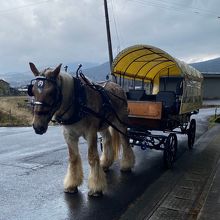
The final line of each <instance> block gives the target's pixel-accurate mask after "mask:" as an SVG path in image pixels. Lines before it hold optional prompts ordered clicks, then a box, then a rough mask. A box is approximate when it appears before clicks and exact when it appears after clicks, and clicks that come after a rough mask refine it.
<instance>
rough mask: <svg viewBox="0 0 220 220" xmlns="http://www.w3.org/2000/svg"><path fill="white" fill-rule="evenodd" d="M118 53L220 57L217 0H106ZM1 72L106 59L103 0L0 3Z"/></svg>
mask: <svg viewBox="0 0 220 220" xmlns="http://www.w3.org/2000/svg"><path fill="white" fill-rule="evenodd" d="M108 6H109V16H110V25H111V33H112V45H113V51H114V56H115V55H116V54H117V52H118V49H119V48H120V49H121V50H122V49H124V48H125V47H128V46H131V45H134V44H150V45H154V46H157V47H159V48H161V49H163V50H165V51H167V52H168V53H170V54H171V55H173V56H175V57H177V58H180V59H183V60H185V61H188V60H196V59H198V60H199V59H201V60H202V59H204V58H205V57H216V56H220V52H219V51H220V44H219V35H220V28H219V27H220V19H218V18H217V17H218V16H220V13H219V14H218V11H217V12H216V10H217V9H219V8H220V2H219V1H218V0H213V1H208V2H207V1H206V0H200V1H198V0H194V1H192V0H187V1H186V0H180V1H178V3H177V2H176V1H174V0H166V1H161V0H154V1H153V0H117V1H116V0H108ZM0 8H1V10H0V18H1V23H0V29H1V32H0V48H1V50H0V60H1V62H0V73H3V72H11V71H17V72H19V71H27V70H28V62H29V61H33V62H35V63H36V64H37V65H38V66H42V67H45V66H48V65H50V66H56V65H57V64H58V63H61V62H62V63H64V64H65V63H70V62H75V61H80V62H95V63H102V62H105V61H106V60H107V59H108V51H107V48H108V47H107V38H106V30H105V17H104V6H103V1H102V0H96V1H94V0H81V1H77V0H65V1H64V0H48V1H43V0H42V1H33V2H30V1H28V0H16V1H14V0H8V1H1V2H0Z"/></svg>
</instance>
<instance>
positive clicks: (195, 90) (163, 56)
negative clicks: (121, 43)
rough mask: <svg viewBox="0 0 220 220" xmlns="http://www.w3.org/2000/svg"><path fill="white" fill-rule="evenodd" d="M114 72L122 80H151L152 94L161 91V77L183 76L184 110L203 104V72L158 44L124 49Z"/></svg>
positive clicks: (114, 64)
mask: <svg viewBox="0 0 220 220" xmlns="http://www.w3.org/2000/svg"><path fill="white" fill-rule="evenodd" d="M112 75H115V76H117V77H119V78H120V79H130V80H135V81H136V80H141V81H142V82H149V81H150V82H151V83H152V85H153V89H152V94H157V93H158V92H159V88H160V87H159V84H160V78H161V77H182V78H183V94H182V97H181V108H180V113H181V114H182V113H186V112H190V111H193V110H195V109H199V108H200V107H201V105H202V97H201V92H202V89H201V88H202V81H203V76H202V74H201V73H200V72H199V71H198V70H196V69H195V68H193V67H192V66H189V65H188V64H186V63H184V62H183V61H180V60H178V59H176V58H174V57H172V56H171V55H169V54H168V53H166V52H165V51H163V50H161V49H159V48H157V47H154V46H150V45H135V46H131V47H128V48H126V49H124V50H123V51H121V52H120V53H119V54H118V55H117V56H116V58H115V59H114V61H113V64H112Z"/></svg>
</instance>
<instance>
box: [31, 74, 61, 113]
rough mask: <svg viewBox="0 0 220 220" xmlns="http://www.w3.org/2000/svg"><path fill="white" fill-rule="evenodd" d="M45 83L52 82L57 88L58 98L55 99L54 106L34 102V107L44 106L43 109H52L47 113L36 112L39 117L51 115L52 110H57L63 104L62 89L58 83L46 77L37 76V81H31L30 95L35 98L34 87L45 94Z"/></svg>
mask: <svg viewBox="0 0 220 220" xmlns="http://www.w3.org/2000/svg"><path fill="white" fill-rule="evenodd" d="M45 82H50V83H52V84H53V85H54V86H55V88H56V94H55V96H56V98H55V100H54V102H53V104H49V103H46V102H41V101H38V100H33V101H32V103H31V104H32V105H33V106H43V107H48V108H50V110H47V111H36V112H35V114H37V115H47V114H49V113H51V110H52V109H57V108H58V107H59V106H60V104H61V102H62V92H61V88H60V87H59V86H58V84H57V81H56V80H55V79H53V78H47V77H45V76H37V77H36V78H35V79H32V80H31V83H30V85H28V95H29V96H34V94H33V91H32V89H33V86H34V85H36V87H37V89H39V90H41V92H43V89H44V86H45Z"/></svg>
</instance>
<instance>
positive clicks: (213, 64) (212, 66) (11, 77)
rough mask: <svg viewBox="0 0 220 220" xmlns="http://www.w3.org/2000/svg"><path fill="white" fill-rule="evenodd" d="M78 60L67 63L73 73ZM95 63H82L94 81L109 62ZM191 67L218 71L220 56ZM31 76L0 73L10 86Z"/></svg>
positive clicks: (102, 77) (106, 71)
mask: <svg viewBox="0 0 220 220" xmlns="http://www.w3.org/2000/svg"><path fill="white" fill-rule="evenodd" d="M78 63H79V62H74V63H69V64H68V71H69V72H71V73H72V74H73V75H75V71H76V69H77V67H78ZM94 65H95V64H91V63H83V67H82V71H83V73H84V74H85V75H86V76H88V77H89V78H90V79H92V80H94V81H102V80H105V79H106V76H107V75H108V74H109V72H110V68H109V62H105V63H103V64H101V65H97V66H94ZM190 65H192V66H193V67H195V68H196V69H198V70H199V71H201V72H209V73H213V72H220V57H219V58H216V59H212V60H208V61H204V62H198V63H191V64H190ZM32 78H33V75H32V74H31V73H30V72H25V73H15V72H14V73H5V74H0V79H4V80H5V81H6V82H9V83H10V85H11V87H18V86H22V85H27V84H28V83H29V82H30V80H31V79H32Z"/></svg>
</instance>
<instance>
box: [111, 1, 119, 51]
mask: <svg viewBox="0 0 220 220" xmlns="http://www.w3.org/2000/svg"><path fill="white" fill-rule="evenodd" d="M111 6H112V15H113V21H114V26H115V32H116V37H117V41H118V46H117V50H118V51H117V52H119V51H120V44H121V43H120V37H119V32H118V28H117V26H118V25H117V23H118V22H117V21H116V14H115V12H114V11H115V10H114V6H115V4H113V0H111Z"/></svg>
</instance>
